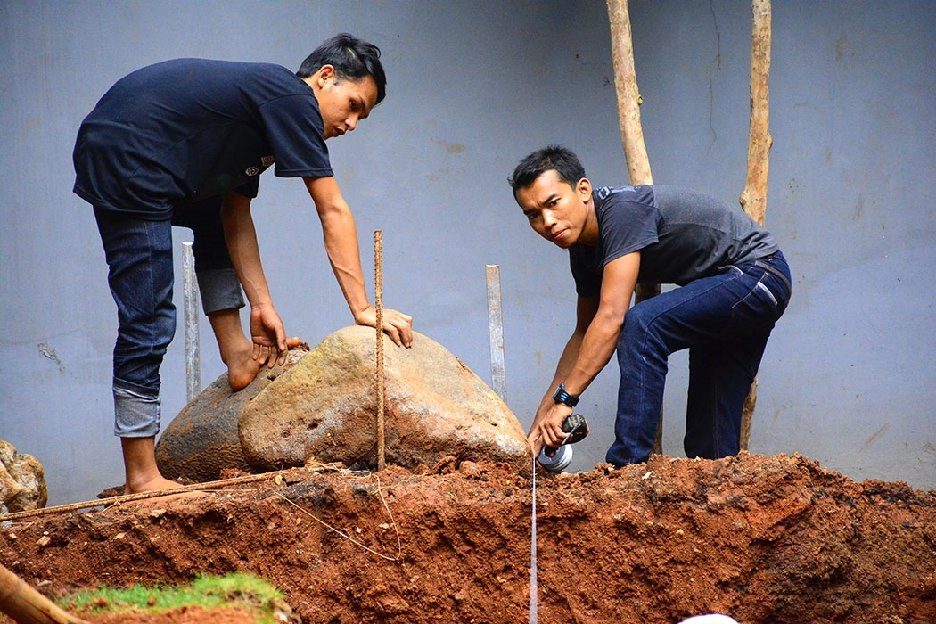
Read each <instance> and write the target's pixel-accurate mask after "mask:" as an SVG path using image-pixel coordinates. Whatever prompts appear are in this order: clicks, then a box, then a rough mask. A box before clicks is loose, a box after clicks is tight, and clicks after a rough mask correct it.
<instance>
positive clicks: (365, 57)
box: [296, 33, 387, 104]
mask: <svg viewBox="0 0 936 624" xmlns="http://www.w3.org/2000/svg"><path fill="white" fill-rule="evenodd" d="M325 65H331V66H333V67H334V68H335V75H336V76H338V77H339V78H344V79H347V80H352V81H356V80H360V79H361V78H364V77H365V76H371V77H372V78H373V79H374V82H375V83H376V84H377V103H378V104H380V103H381V102H382V101H383V99H384V97H385V96H386V95H387V76H386V74H384V70H383V65H381V63H380V48H378V47H377V46H375V45H374V44H372V43H368V42H366V41H364V40H363V39H358V38H357V37H355V36H354V35H349V34H348V33H341V34H339V35H335V36H334V37H332V38H330V39H326V40H325V41H324V42H323V43H322V45H320V46H319V47H317V48H316V49H315V51H314V52H312V54H310V55H309V56H307V57H306V60H304V61H302V65H300V66H299V71H297V72H296V75H297V76H299V77H300V78H308V77H309V76H311V75H312V74H314V73H315V72H317V71H318V70H320V69H321V68H322V67H323V66H325Z"/></svg>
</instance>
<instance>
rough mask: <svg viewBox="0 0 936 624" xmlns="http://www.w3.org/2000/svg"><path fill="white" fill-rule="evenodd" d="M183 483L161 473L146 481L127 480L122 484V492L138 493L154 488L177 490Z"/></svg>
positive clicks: (150, 490)
mask: <svg viewBox="0 0 936 624" xmlns="http://www.w3.org/2000/svg"><path fill="white" fill-rule="evenodd" d="M181 487H183V485H182V484H181V483H179V482H177V481H170V480H169V479H166V478H164V477H163V476H162V475H160V476H158V477H154V478H152V479H149V480H148V481H139V482H136V483H133V484H130V483H129V482H128V483H126V484H125V485H124V494H139V493H140V492H152V491H155V490H177V489H179V488H181Z"/></svg>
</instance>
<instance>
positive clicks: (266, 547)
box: [0, 454, 936, 624]
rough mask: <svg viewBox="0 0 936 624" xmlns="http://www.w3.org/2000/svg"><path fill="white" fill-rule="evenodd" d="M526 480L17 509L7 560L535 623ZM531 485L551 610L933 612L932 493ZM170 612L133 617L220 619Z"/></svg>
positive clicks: (906, 615) (331, 618) (401, 479)
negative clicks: (230, 577)
mask: <svg viewBox="0 0 936 624" xmlns="http://www.w3.org/2000/svg"><path fill="white" fill-rule="evenodd" d="M530 486H531V481H530V473H529V471H527V472H526V473H525V474H524V473H521V474H518V473H517V472H516V471H514V470H511V469H509V468H507V467H505V466H501V465H493V464H475V463H470V462H462V463H460V464H459V463H458V462H457V461H456V460H455V459H454V458H452V459H451V460H450V461H446V462H443V463H441V464H440V465H438V466H436V467H434V468H427V469H426V470H423V471H416V472H409V471H403V470H401V469H396V468H389V469H387V470H386V471H383V472H381V473H377V474H373V473H354V472H349V471H346V470H337V469H327V468H323V467H318V468H298V469H293V470H289V471H284V472H280V473H275V474H271V475H270V478H269V480H265V481H259V482H257V481H255V482H252V483H247V484H242V485H237V486H232V487H228V488H225V489H222V490H218V491H211V492H205V493H200V494H195V495H184V496H183V497H175V498H156V499H149V500H146V501H137V502H133V503H124V504H121V505H119V506H112V507H109V508H106V509H95V510H92V511H88V512H85V513H77V512H70V513H56V514H47V515H42V516H37V517H32V518H27V519H22V520H17V521H14V522H4V523H3V525H2V527H3V528H2V531H0V560H2V561H3V562H4V563H5V564H6V565H7V567H9V568H10V569H11V570H13V571H14V572H16V573H17V574H19V575H20V576H21V577H22V578H23V579H24V580H26V581H27V582H28V583H30V584H31V585H32V586H33V587H37V588H38V589H39V590H40V591H42V592H43V593H45V594H47V595H50V596H58V595H61V594H62V593H64V592H68V591H71V590H74V589H76V588H89V587H93V586H96V585H99V584H107V585H111V586H123V585H129V584H133V583H139V582H143V583H159V582H163V583H185V582H188V581H190V580H191V578H192V577H193V575H194V574H196V573H210V574H224V573H226V572H230V571H234V570H241V571H247V572H251V573H253V574H255V575H257V576H260V577H263V578H266V579H268V580H269V581H271V582H272V583H273V584H274V585H276V586H277V587H280V588H281V589H282V590H283V591H284V592H285V594H286V601H287V602H288V603H289V604H290V605H291V606H292V608H293V610H294V613H295V614H296V615H297V616H300V617H301V618H302V621H303V622H307V623H329V624H345V623H352V622H353V623H361V622H387V623H404V622H405V623H407V624H421V623H424V622H425V623H428V622H465V623H468V622H485V623H492V624H494V623H504V624H507V623H509V624H517V623H520V622H527V621H529V619H530V617H529V611H528V609H529V595H530V511H531V509H530V504H531V488H530ZM537 500H538V505H537V524H538V536H539V539H538V566H537V568H538V579H539V610H538V615H539V621H540V622H544V623H546V624H552V623H557V624H558V623H561V624H566V623H572V622H583V623H584V622H588V623H608V624H611V623H614V624H618V623H624V624H626V623H630V622H634V623H637V622H641V623H644V622H650V623H654V622H661V623H662V622H666V623H672V622H677V621H679V620H680V619H683V618H686V617H689V616H691V615H696V614H700V613H708V612H720V613H726V614H729V615H731V616H732V617H734V618H736V619H737V620H739V621H740V622H743V623H754V622H798V623H800V622H875V623H880V622H888V623H892V624H898V623H911V622H913V623H917V622H919V623H922V622H936V491H930V492H922V491H918V490H912V489H910V488H909V487H907V486H906V485H905V484H902V483H888V482H879V481H864V482H860V483H858V482H854V481H852V480H850V479H848V478H846V477H844V476H842V475H841V474H839V473H836V472H832V471H829V470H826V469H823V468H821V467H820V466H818V465H817V464H816V463H815V462H812V461H809V460H807V459H804V458H801V457H798V456H793V457H787V456H783V455H780V456H767V457H764V456H750V455H746V454H744V455H741V456H739V457H734V458H726V459H722V460H716V461H708V460H688V459H673V458H668V457H654V458H652V459H651V461H650V462H649V463H647V464H641V465H635V466H628V467H625V468H623V469H621V470H609V469H606V468H603V467H599V468H596V469H595V470H594V471H591V472H588V473H580V474H575V475H559V476H544V475H542V474H541V475H540V476H539V477H538V478H537ZM2 520H3V519H2V518H0V521H2ZM182 616H185V618H183V617H182ZM189 616H190V617H191V618H193V619H186V618H188V617H189ZM172 617H173V618H175V619H165V618H164V619H155V618H152V619H136V620H132V621H136V622H157V621H158V622H193V623H194V622H201V621H205V622H207V621H214V622H219V621H221V620H219V619H218V618H212V616H211V614H208V615H207V616H205V619H199V615H198V613H196V612H190V613H188V614H182V615H181V616H180V614H174V615H173V616H172ZM89 619H90V618H89ZM109 621H114V620H109ZM123 621H127V622H129V621H131V620H130V619H129V618H126V619H124V620H123ZM232 621H233V620H232Z"/></svg>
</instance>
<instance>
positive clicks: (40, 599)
mask: <svg viewBox="0 0 936 624" xmlns="http://www.w3.org/2000/svg"><path fill="white" fill-rule="evenodd" d="M0 612H2V613H5V614H6V615H8V616H10V617H11V618H13V620H14V621H15V622H19V624H87V622H86V621H85V620H82V619H79V618H76V617H73V616H72V615H70V614H68V613H67V612H66V611H64V610H62V609H61V608H60V607H59V606H58V605H56V604H55V603H54V602H52V601H51V600H49V599H48V598H46V597H45V596H43V595H42V594H40V593H39V592H37V591H36V590H35V589H33V588H32V587H30V586H29V585H28V584H27V583H26V581H24V580H23V579H21V578H20V577H18V576H17V575H16V574H14V573H13V572H11V571H10V570H8V569H7V568H6V567H5V566H4V565H3V564H0Z"/></svg>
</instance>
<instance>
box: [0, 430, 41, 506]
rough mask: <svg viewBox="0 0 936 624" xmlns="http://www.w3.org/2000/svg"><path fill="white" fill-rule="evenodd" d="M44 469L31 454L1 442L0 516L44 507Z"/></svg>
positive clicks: (4, 441)
mask: <svg viewBox="0 0 936 624" xmlns="http://www.w3.org/2000/svg"><path fill="white" fill-rule="evenodd" d="M47 498H48V495H47V493H46V482H45V470H44V469H43V467H42V464H40V463H39V460H37V459H36V458H35V457H33V456H32V455H27V454H25V453H20V452H18V451H17V450H16V447H14V446H13V445H12V444H10V443H9V442H7V441H6V440H0V514H3V513H13V512H16V511H29V510H31V509H40V508H42V507H45V504H46V500H47Z"/></svg>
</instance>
